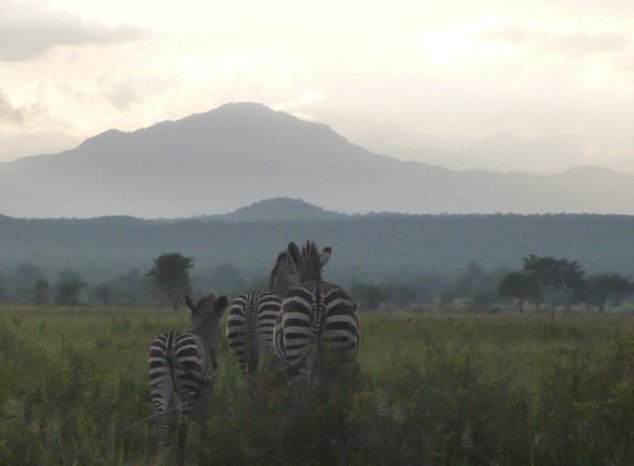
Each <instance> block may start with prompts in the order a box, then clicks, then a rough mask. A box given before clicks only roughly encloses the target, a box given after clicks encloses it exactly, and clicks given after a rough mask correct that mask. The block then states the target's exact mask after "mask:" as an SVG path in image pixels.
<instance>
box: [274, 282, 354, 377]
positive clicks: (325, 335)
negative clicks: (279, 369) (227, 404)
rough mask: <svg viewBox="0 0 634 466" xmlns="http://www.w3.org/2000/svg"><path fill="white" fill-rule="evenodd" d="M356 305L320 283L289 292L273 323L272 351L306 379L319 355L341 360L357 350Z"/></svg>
mask: <svg viewBox="0 0 634 466" xmlns="http://www.w3.org/2000/svg"><path fill="white" fill-rule="evenodd" d="M355 310H356V304H355V303H354V301H352V299H351V298H350V296H348V294H347V293H346V292H345V291H344V290H343V289H341V288H340V287H339V286H337V285H334V284H332V283H328V282H324V281H314V282H308V283H303V284H301V285H299V286H297V287H295V288H293V289H291V290H290V291H289V293H288V295H287V296H286V298H285V299H284V301H283V303H282V311H281V312H280V314H279V316H278V318H277V319H276V322H275V331H274V340H275V350H276V351H277V353H278V355H279V357H280V359H282V361H284V362H285V363H286V364H287V365H288V366H289V367H290V369H291V371H292V373H294V374H295V375H304V376H308V377H310V376H311V374H312V371H313V368H314V366H315V365H316V364H318V360H319V358H320V356H321V354H322V352H328V353H335V354H337V355H339V356H341V357H342V358H343V359H344V360H349V359H352V358H353V357H354V355H355V354H356V353H357V351H358V349H359V343H360V330H359V321H358V320H357V316H356V315H355Z"/></svg>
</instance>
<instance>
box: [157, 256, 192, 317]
mask: <svg viewBox="0 0 634 466" xmlns="http://www.w3.org/2000/svg"><path fill="white" fill-rule="evenodd" d="M193 262H194V260H193V259H192V258H191V257H185V256H183V255H182V254H179V253H170V254H161V255H160V256H158V257H157V258H156V259H154V267H152V269H150V270H149V271H148V273H147V276H148V277H149V278H150V279H151V280H152V281H153V282H154V283H155V284H156V286H157V287H159V288H160V289H161V290H162V291H163V292H164V293H165V295H166V296H167V299H168V300H169V302H170V304H171V305H172V308H173V309H174V310H176V309H178V305H179V304H180V303H181V301H182V299H183V296H185V295H186V294H189V293H191V288H192V287H191V281H190V278H189V269H191V268H192V267H193V266H194V265H193Z"/></svg>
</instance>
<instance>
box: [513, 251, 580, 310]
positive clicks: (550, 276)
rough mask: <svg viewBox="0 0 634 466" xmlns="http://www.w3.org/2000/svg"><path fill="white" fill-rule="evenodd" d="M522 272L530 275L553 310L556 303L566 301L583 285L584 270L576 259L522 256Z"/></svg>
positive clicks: (532, 255)
mask: <svg viewBox="0 0 634 466" xmlns="http://www.w3.org/2000/svg"><path fill="white" fill-rule="evenodd" d="M523 260H524V269H523V270H524V272H525V273H526V274H528V276H529V277H531V278H532V279H533V280H535V282H536V283H537V285H538V286H539V289H540V295H541V296H543V297H544V298H546V300H547V301H548V304H549V305H550V307H551V310H552V311H553V312H554V310H555V308H556V307H557V305H559V304H561V303H562V302H567V301H568V300H569V299H570V297H571V296H572V294H573V293H575V292H576V291H578V290H580V289H582V288H583V286H584V279H583V276H584V275H585V271H584V270H583V269H582V268H581V266H580V265H579V264H578V263H577V261H569V260H567V259H556V258H554V257H552V256H544V257H538V256H535V255H534V254H531V255H530V256H529V257H527V258H524V259H523Z"/></svg>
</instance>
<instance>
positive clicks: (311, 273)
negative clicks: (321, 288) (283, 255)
mask: <svg viewBox="0 0 634 466" xmlns="http://www.w3.org/2000/svg"><path fill="white" fill-rule="evenodd" d="M291 248H292V249H293V250H294V253H293V254H291ZM288 250H289V254H291V257H294V259H293V260H294V261H295V268H296V270H297V273H296V276H297V283H302V282H307V281H315V280H321V269H322V268H323V267H324V265H326V264H327V263H328V261H329V260H330V255H331V254H332V248H331V247H325V248H324V249H323V250H322V251H321V253H320V252H319V250H318V249H317V245H316V244H315V242H314V241H306V244H305V245H304V247H303V248H302V252H301V255H300V254H299V248H298V247H297V245H296V244H295V243H290V244H289V245H288ZM297 283H295V285H296V284H297Z"/></svg>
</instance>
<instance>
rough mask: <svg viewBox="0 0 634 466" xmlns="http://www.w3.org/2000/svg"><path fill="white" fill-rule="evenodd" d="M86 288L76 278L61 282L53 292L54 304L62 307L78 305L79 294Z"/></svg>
mask: <svg viewBox="0 0 634 466" xmlns="http://www.w3.org/2000/svg"><path fill="white" fill-rule="evenodd" d="M86 286H87V285H86V284H85V283H84V282H82V281H81V280H78V279H76V278H73V279H71V280H63V281H61V282H60V283H59V284H58V285H57V288H56V291H55V302H56V303H57V304H60V305H62V306H76V305H78V304H79V303H80V301H81V300H80V296H81V293H82V291H84V290H85V289H86Z"/></svg>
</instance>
